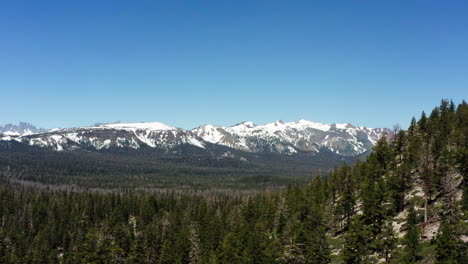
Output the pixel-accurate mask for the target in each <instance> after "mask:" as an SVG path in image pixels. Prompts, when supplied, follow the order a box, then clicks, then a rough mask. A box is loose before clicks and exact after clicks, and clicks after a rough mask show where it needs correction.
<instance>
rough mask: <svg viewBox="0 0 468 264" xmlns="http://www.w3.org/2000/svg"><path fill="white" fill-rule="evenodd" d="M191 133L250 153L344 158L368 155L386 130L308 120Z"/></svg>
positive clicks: (200, 129) (201, 128) (196, 129)
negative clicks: (323, 152) (327, 153)
mask: <svg viewBox="0 0 468 264" xmlns="http://www.w3.org/2000/svg"><path fill="white" fill-rule="evenodd" d="M192 132H193V133H194V134H196V135H198V136H199V137H201V138H203V139H204V140H206V141H208V142H211V143H213V144H220V145H225V146H228V147H231V148H235V149H240V150H244V151H249V152H265V151H267V152H275V151H276V152H280V153H296V152H299V151H305V152H310V151H312V152H319V151H320V148H327V149H329V150H330V151H332V152H335V153H337V154H340V155H344V156H354V155H359V154H362V153H364V152H367V151H369V150H370V149H371V148H372V146H373V145H374V144H375V143H376V142H377V140H378V139H379V138H380V137H382V136H383V134H384V132H389V130H388V129H381V128H376V129H373V128H367V127H355V126H353V125H351V124H321V123H316V122H311V121H307V120H299V121H295V122H289V123H285V122H283V121H281V120H279V121H275V122H272V123H268V124H266V125H258V126H257V125H255V124H254V123H252V122H243V123H240V124H237V125H234V126H230V127H221V126H213V125H206V126H201V127H198V128H195V129H193V130H192Z"/></svg>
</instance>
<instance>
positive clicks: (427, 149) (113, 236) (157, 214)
mask: <svg viewBox="0 0 468 264" xmlns="http://www.w3.org/2000/svg"><path fill="white" fill-rule="evenodd" d="M467 129H468V105H467V104H466V102H462V103H461V104H460V105H458V106H457V107H455V105H454V104H453V103H452V102H448V101H445V100H444V101H442V103H441V105H440V106H439V107H437V108H435V109H434V110H433V111H432V112H431V115H430V116H429V117H427V116H426V115H425V114H424V113H423V114H422V116H421V118H420V119H419V120H416V119H413V120H412V121H411V125H410V127H409V129H408V130H407V131H398V130H397V129H395V133H394V135H393V136H391V135H387V137H384V138H382V139H381V140H379V141H378V143H377V144H376V146H375V148H374V152H373V153H371V154H369V155H368V156H367V158H366V160H363V161H361V160H358V161H356V162H355V163H354V164H353V165H347V164H343V165H342V166H341V167H339V168H336V169H335V170H333V171H332V172H330V173H328V174H327V176H324V175H321V174H317V175H315V176H314V177H312V178H311V179H309V181H308V183H306V182H305V180H304V183H303V184H302V183H297V184H296V185H289V186H288V187H287V188H284V189H268V188H267V187H268V186H270V187H271V186H273V185H268V184H271V181H272V179H273V178H272V177H273V176H271V175H268V174H267V173H266V172H267V170H263V169H261V170H260V174H258V173H259V171H256V169H252V168H241V169H240V170H236V173H241V174H245V175H243V176H242V177H238V178H236V177H235V176H233V173H234V172H233V171H234V170H233V169H232V168H216V169H213V168H210V169H206V168H202V167H192V166H186V165H183V164H179V165H178V166H179V167H178V170H179V171H180V170H181V169H182V170H184V173H183V174H178V173H176V172H174V170H173V169H174V167H172V166H168V165H167V164H166V165H163V166H161V167H159V166H158V165H161V164H160V163H158V162H154V163H153V161H149V160H148V159H147V158H146V157H142V158H141V160H136V161H134V162H135V163H131V164H125V163H123V162H122V159H120V158H119V157H118V156H105V157H106V158H105V162H106V163H108V164H107V165H108V166H107V165H106V166H104V167H102V168H100V167H99V166H98V165H96V163H93V161H92V160H93V159H92V158H97V157H104V156H92V157H91V156H89V157H88V156H87V154H84V155H82V156H77V157H76V162H77V163H78V164H79V167H80V169H79V170H76V171H75V170H73V171H70V170H67V168H69V167H67V166H61V165H60V164H62V165H63V164H68V163H69V162H70V160H73V159H72V157H74V156H66V155H65V156H61V157H62V158H63V159H65V161H61V162H58V164H59V165H57V164H55V163H51V164H49V162H50V159H48V158H44V157H34V159H32V158H31V156H34V155H33V154H31V153H30V154H24V156H18V157H12V156H9V157H8V158H5V156H4V155H1V153H0V201H1V202H0V263H64V264H68V263H154V264H156V263H157V264H163V263H171V264H172V263H193V264H198V263H279V264H283V263H318V264H322V263H376V262H377V259H383V261H384V262H385V263H432V262H433V261H436V262H437V263H447V264H448V263H467V256H466V255H467V254H466V253H467V246H466V243H463V242H462V241H461V239H460V238H461V236H462V235H466V231H467V230H468V227H467V225H466V222H467V220H466V216H467V215H468V214H467V208H468V187H467V185H466V183H467V181H468V180H467V177H468V175H467V172H468V164H467V163H468V160H467V158H468V155H467V154H468V150H467V149H468V130H467ZM46 155H49V154H46ZM51 155H52V154H51ZM70 155H74V154H70ZM92 155H94V154H92ZM54 157H57V156H54ZM29 158H31V159H29ZM33 160H34V161H33ZM38 160H41V161H40V162H38ZM37 162H38V163H37ZM5 164H7V165H8V167H5ZM10 165H12V167H15V168H17V169H18V168H21V169H19V170H16V171H15V172H12V170H10V167H9V166H10ZM137 165H138V166H137ZM140 165H141V166H140ZM172 165H174V164H172ZM35 166H36V168H37V170H36V171H34V170H31V168H32V167H35ZM86 166H88V167H86ZM125 166H130V167H132V168H130V169H129V168H126V167H125ZM75 168H76V167H75ZM276 169H277V168H276ZM287 169H288V170H289V169H291V167H287ZM285 170H286V169H284V170H279V171H275V172H274V177H277V176H278V177H282V176H281V173H283V172H284V171H285ZM291 170H292V169H291ZM57 171H60V172H61V173H62V174H63V175H66V176H67V177H68V176H70V178H67V177H65V176H63V175H62V176H61V177H58V176H57ZM132 171H136V173H135V174H132ZM296 172H300V173H303V171H302V170H298V171H295V172H294V173H296ZM15 173H16V174H15ZM166 173H167V174H166ZM294 173H291V175H293V174H294ZM96 174H99V175H101V176H102V178H100V177H95V176H96ZM163 174H164V176H162V175H163ZM32 175H33V176H32ZM90 175H91V176H92V177H91V176H90ZM291 175H286V177H287V178H290V176H291ZM113 176H115V178H113ZM188 176H194V177H193V178H190V181H186V180H187V179H188ZM252 176H253V178H250V177H252ZM159 177H160V178H159ZM223 177H227V178H229V179H232V184H233V185H236V184H238V183H240V182H242V183H243V184H244V185H242V186H241V187H240V188H237V190H236V191H234V190H232V189H231V190H226V189H223V190H216V191H214V188H217V187H220V186H221V185H217V183H216V182H217V181H218V180H219V179H220V178H223ZM231 177H232V178H231ZM64 178H67V179H64ZM155 179H157V180H155ZM291 179H292V178H291ZM61 180H63V182H61ZM252 180H253V182H251V181H252ZM257 180H258V181H260V182H262V183H261V184H260V185H257V184H258V183H259V182H257ZM90 181H96V182H94V183H90ZM161 181H162V182H161ZM197 181H198V183H197V184H199V185H197V184H194V182H197ZM31 182H34V184H29V183H31ZM36 182H40V183H41V184H36ZM175 182H177V183H175ZM51 183H52V184H57V183H60V184H63V187H57V185H47V184H51ZM74 183H79V184H78V185H80V188H76V189H75V188H74V187H70V186H71V184H74ZM129 183H130V185H129ZM263 183H267V185H264V184H263ZM42 184H45V185H42ZM142 184H143V185H144V184H149V188H148V189H146V190H141V189H139V188H140V187H141V186H142ZM173 184H174V185H173ZM184 184H188V185H189V186H184V187H183V188H178V187H180V186H181V185H184ZM281 184H285V182H281ZM281 184H280V185H281ZM195 185H196V186H204V188H201V189H204V190H203V191H201V190H200V189H197V188H193V187H194V186H195ZM95 186H98V187H99V188H98V189H93V190H86V189H83V188H86V187H95ZM123 186H126V187H125V188H123ZM135 187H136V188H135ZM173 187H174V188H173ZM175 187H177V188H175ZM222 187H226V185H223V186H222ZM257 187H258V188H257ZM416 187H417V188H416ZM159 188H161V189H159ZM251 188H257V189H258V190H256V191H252V190H251V191H245V190H246V189H251ZM239 189H241V190H239ZM156 190H157V191H156ZM461 192H462V193H463V194H462V195H463V197H462V200H461V201H458V200H457V199H458V197H459V193H461ZM415 207H416V208H418V211H415ZM405 214H407V217H406V219H403V217H401V215H405ZM397 215H399V218H397V219H395V218H394V217H395V216H397ZM426 218H427V221H426ZM423 219H424V220H423ZM439 219H445V220H446V221H444V222H443V223H442V224H441V227H440V229H439V232H438V234H437V236H436V238H435V239H432V240H430V239H428V238H427V236H428V235H429V234H428V231H427V230H425V228H426V227H427V225H429V224H432V223H435V222H437V221H439ZM395 220H397V221H396V223H397V224H403V225H402V226H401V225H397V226H399V227H400V226H401V228H400V230H396V229H394V225H393V223H394V221H395ZM396 232H404V233H405V234H404V236H403V237H402V238H401V239H400V238H397V237H398V236H397V234H396Z"/></svg>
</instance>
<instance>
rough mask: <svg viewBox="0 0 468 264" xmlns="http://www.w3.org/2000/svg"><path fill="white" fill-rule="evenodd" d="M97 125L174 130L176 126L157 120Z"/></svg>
mask: <svg viewBox="0 0 468 264" xmlns="http://www.w3.org/2000/svg"><path fill="white" fill-rule="evenodd" d="M98 127H105V128H114V129H123V130H143V129H147V130H158V131H159V130H176V129H177V128H175V127H171V126H168V125H165V124H163V123H159V122H143V123H113V124H103V125H99V126H98Z"/></svg>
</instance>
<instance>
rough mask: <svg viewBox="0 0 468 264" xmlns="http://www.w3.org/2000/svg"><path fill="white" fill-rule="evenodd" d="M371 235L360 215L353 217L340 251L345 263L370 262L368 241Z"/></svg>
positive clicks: (359, 263) (361, 263) (362, 263)
mask: <svg viewBox="0 0 468 264" xmlns="http://www.w3.org/2000/svg"><path fill="white" fill-rule="evenodd" d="M371 237H372V236H371V234H370V232H369V231H368V230H367V229H366V227H365V225H364V223H363V222H362V220H361V219H360V217H359V216H355V217H353V220H352V224H351V227H350V229H349V231H348V232H347V234H346V236H345V243H344V248H343V253H342V256H343V260H344V262H345V263H346V264H366V263H370V260H369V255H370V249H369V247H368V246H369V245H368V242H369V238H371Z"/></svg>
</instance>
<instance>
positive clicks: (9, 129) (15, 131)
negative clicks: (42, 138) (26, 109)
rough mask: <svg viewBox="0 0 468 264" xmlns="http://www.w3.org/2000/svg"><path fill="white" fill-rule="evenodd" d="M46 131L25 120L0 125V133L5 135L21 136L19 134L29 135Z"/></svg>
mask: <svg viewBox="0 0 468 264" xmlns="http://www.w3.org/2000/svg"><path fill="white" fill-rule="evenodd" d="M44 131H46V130H45V129H43V128H37V127H35V126H34V125H32V124H30V123H27V122H19V123H18V125H15V124H6V125H0V134H4V135H7V136H21V135H30V134H34V133H39V132H44Z"/></svg>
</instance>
